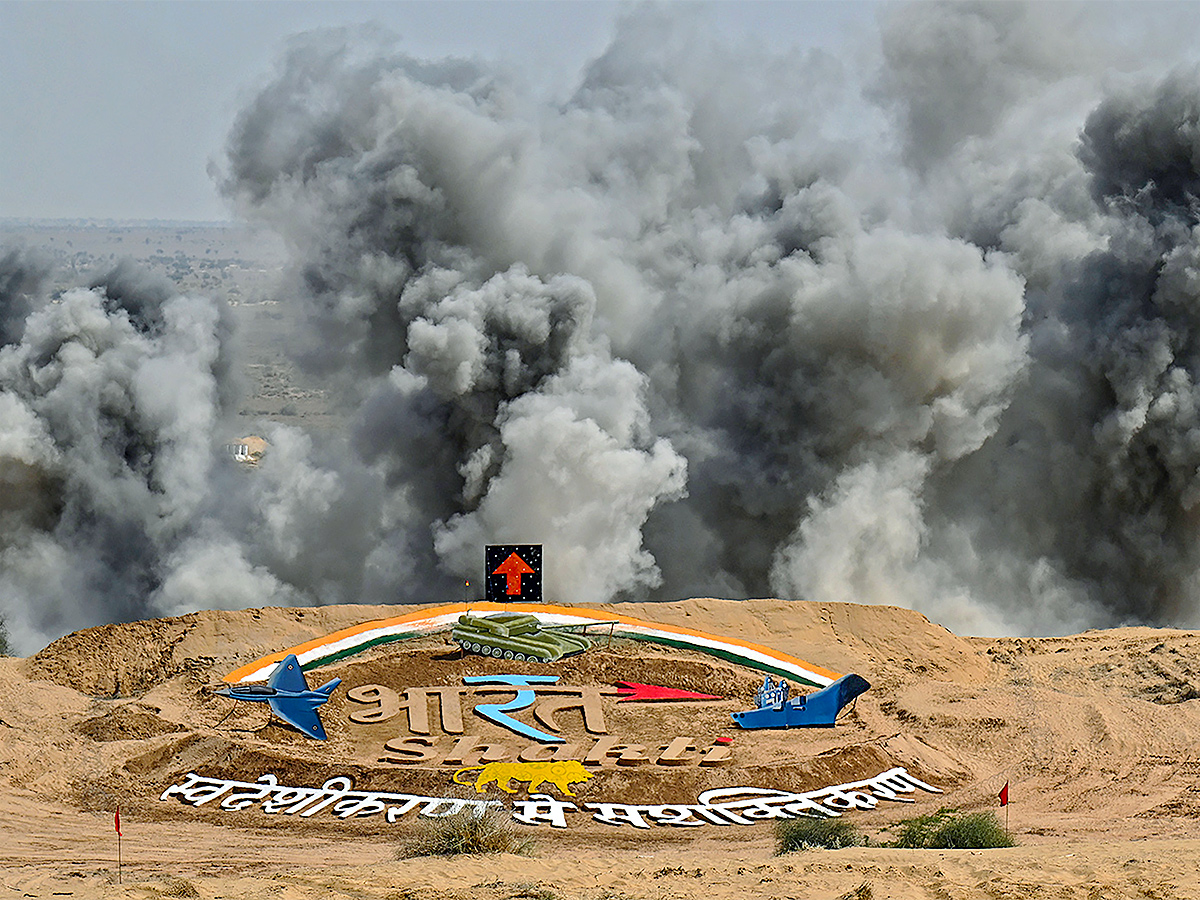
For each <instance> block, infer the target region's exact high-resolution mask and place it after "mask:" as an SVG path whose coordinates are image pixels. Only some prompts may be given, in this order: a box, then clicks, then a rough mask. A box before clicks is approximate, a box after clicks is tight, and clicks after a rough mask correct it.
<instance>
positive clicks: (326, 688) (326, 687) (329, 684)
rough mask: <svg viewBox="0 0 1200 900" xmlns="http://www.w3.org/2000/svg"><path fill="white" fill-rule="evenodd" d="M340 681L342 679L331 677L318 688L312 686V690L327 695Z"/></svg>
mask: <svg viewBox="0 0 1200 900" xmlns="http://www.w3.org/2000/svg"><path fill="white" fill-rule="evenodd" d="M341 683H342V679H340V678H333V679H330V680H329V681H327V682H325V683H324V684H323V685H321V686H320V687H319V688H313V690H315V691H316V692H317V693H318V694H324V695H325V696H326V697H328V696H330V695H331V694H332V693H333V689H334V688H336V687H337V686H338V685H339V684H341Z"/></svg>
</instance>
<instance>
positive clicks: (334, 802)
mask: <svg viewBox="0 0 1200 900" xmlns="http://www.w3.org/2000/svg"><path fill="white" fill-rule="evenodd" d="M352 788H353V781H352V780H351V779H350V778H349V777H348V776H345V775H339V776H337V777H335V778H330V779H328V780H327V781H326V782H325V783H324V784H322V785H321V786H320V787H319V788H317V787H291V786H288V785H281V784H280V783H279V779H278V778H276V776H275V775H273V774H269V773H268V774H266V775H262V776H260V777H259V779H258V780H257V781H254V782H246V781H234V780H231V779H226V778H209V777H206V776H203V775H198V774H197V773H195V772H188V773H187V775H185V776H184V780H183V782H182V783H181V784H173V785H171V786H169V787H168V788H167V789H166V790H164V791H163V793H162V795H161V796H160V797H159V799H160V800H168V799H170V798H172V797H174V798H176V799H178V800H179V802H180V803H184V804H188V805H191V806H194V807H201V806H204V805H205V804H206V803H209V802H211V801H213V800H216V799H217V798H218V797H225V799H224V800H222V801H221V803H220V804H219V808H220V809H223V810H227V811H230V812H238V811H241V810H244V809H247V808H249V807H251V806H254V805H255V804H261V808H262V811H263V812H264V813H267V814H268V815H272V814H276V813H283V814H284V815H294V814H296V813H299V814H300V816H301V817H302V818H307V817H309V816H313V815H316V814H317V813H319V812H321V811H322V810H324V809H329V808H330V807H332V808H331V809H330V812H331V814H333V815H335V816H337V817H338V818H339V819H352V818H362V817H367V816H375V815H379V814H380V813H383V814H385V818H386V820H387V822H388V823H395V822H398V821H400V820H401V819H402V818H404V816H405V815H406V814H407V813H409V812H411V811H413V810H414V809H417V808H418V807H420V811H419V813H418V815H420V816H424V817H426V818H434V819H440V818H446V817H449V816H453V815H456V814H458V813H460V812H463V811H464V810H469V811H470V812H472V813H473V814H474V815H483V814H484V813H485V812H486V811H488V810H489V809H495V810H507V808H506V807H505V805H504V804H503V803H502V802H501V801H499V800H483V799H480V800H466V799H461V798H457V797H429V796H424V795H420V794H403V793H388V792H384V791H356V790H352ZM918 790H922V791H928V792H930V793H933V794H940V793H941V792H942V791H941V789H940V788H936V787H934V786H933V785H930V784H926V783H925V782H924V781H921V780H919V779H917V778H914V777H913V776H912V775H910V774H909V773H908V771H907V769H905V768H903V767H896V768H893V769H889V770H888V771H886V772H881V773H880V774H878V775H876V776H875V777H874V778H867V779H865V780H863V781H855V782H849V783H847V784H838V785H832V786H830V787H825V788H820V789H819V790H815V791H804V792H802V793H795V792H792V791H778V790H772V789H770V788H759V787H729V788H715V789H713V790H708V791H704V792H703V793H701V794H700V795H699V797H697V798H696V803H693V804H674V803H668V804H659V805H645V804H628V803H607V802H592V803H584V804H583V808H584V809H585V810H586V811H588V812H591V813H592V819H593V820H595V821H597V822H602V823H603V824H605V825H614V826H621V825H632V826H633V827H634V828H640V829H648V828H652V827H654V826H661V825H666V826H671V827H684V828H694V827H697V826H700V825H705V824H709V825H753V824H755V823H757V822H763V821H767V820H772V819H795V818H800V817H804V816H808V817H813V818H835V817H838V816H840V815H842V813H843V812H846V811H848V810H852V809H864V810H865V809H874V808H875V807H876V806H877V805H878V803H879V801H880V800H892V801H897V802H900V803H912V802H913V798H912V797H906V796H901V795H902V794H913V793H916V792H917V791H918ZM231 791H232V793H230V792H231ZM227 794H228V796H225V795H227ZM579 811H580V807H578V806H576V805H575V804H574V803H570V802H567V801H564V800H556V799H555V798H553V797H551V796H550V795H549V794H532V795H530V797H529V798H528V799H526V800H514V801H513V806H512V810H511V815H512V818H513V821H515V822H518V823H519V824H522V825H528V826H532V827H537V826H539V825H549V826H550V827H551V828H566V827H567V816H566V814H567V813H568V812H579Z"/></svg>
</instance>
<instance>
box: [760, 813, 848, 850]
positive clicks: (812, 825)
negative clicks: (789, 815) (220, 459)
mask: <svg viewBox="0 0 1200 900" xmlns="http://www.w3.org/2000/svg"><path fill="white" fill-rule="evenodd" d="M866 843H867V839H866V837H864V836H863V835H862V834H860V833H859V831H858V829H857V828H855V827H854V825H852V824H851V823H850V822H847V821H846V820H845V819H809V818H804V819H784V820H782V821H780V822H778V823H777V824H776V825H775V853H776V854H782V853H791V852H792V851H793V850H817V849H825V850H840V849H841V848H842V847H862V846H864V845H865V844H866Z"/></svg>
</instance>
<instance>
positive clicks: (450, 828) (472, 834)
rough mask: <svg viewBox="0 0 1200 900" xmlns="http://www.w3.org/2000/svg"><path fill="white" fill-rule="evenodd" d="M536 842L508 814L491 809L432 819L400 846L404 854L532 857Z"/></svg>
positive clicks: (405, 856)
mask: <svg viewBox="0 0 1200 900" xmlns="http://www.w3.org/2000/svg"><path fill="white" fill-rule="evenodd" d="M532 849H533V841H532V840H531V839H530V838H527V837H523V836H522V835H521V834H519V833H518V832H517V829H516V826H514V825H513V824H512V821H511V820H510V819H509V818H508V817H507V815H506V814H502V813H497V812H495V811H493V810H488V811H487V812H485V813H484V814H483V815H479V814H478V813H476V812H474V811H472V810H465V809H464V810H463V811H462V812H460V813H456V814H455V815H453V816H446V817H445V818H441V819H431V820H429V822H428V824H426V825H425V826H424V827H423V829H422V830H421V832H420V833H419V834H417V835H416V836H414V837H413V839H412V840H411V841H409V842H408V843H407V844H405V845H404V846H403V847H402V848H401V849H400V853H399V855H400V857H401V858H403V859H409V858H411V857H414V856H458V855H459V854H462V853H518V854H522V855H525V856H528V855H529V853H530V852H531V851H532Z"/></svg>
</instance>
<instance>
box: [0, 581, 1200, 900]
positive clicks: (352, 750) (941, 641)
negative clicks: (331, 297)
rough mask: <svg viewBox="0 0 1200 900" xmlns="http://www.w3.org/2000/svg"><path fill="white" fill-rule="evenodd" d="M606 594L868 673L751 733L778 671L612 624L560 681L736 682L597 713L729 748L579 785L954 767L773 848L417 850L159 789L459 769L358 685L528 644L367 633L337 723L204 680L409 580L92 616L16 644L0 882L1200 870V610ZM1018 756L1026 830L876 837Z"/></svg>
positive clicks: (546, 893) (619, 898)
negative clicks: (318, 723) (938, 846)
mask: <svg viewBox="0 0 1200 900" xmlns="http://www.w3.org/2000/svg"><path fill="white" fill-rule="evenodd" d="M602 608H603V607H602ZM611 609H613V610H614V611H619V612H620V613H622V614H625V615H631V616H637V617H640V618H643V619H648V620H651V621H656V622H664V623H669V624H675V625H682V626H686V627H688V628H692V629H697V630H701V631H707V632H711V633H714V634H720V635H725V636H729V637H736V638H740V639H743V640H747V641H753V642H757V643H760V644H764V645H766V646H769V647H772V648H775V649H778V650H781V651H784V652H786V653H789V654H792V655H794V656H797V657H800V658H801V659H804V660H807V661H809V662H811V663H814V664H816V665H818V666H821V667H824V668H826V669H831V670H833V671H835V672H841V673H844V672H857V673H858V674H860V675H862V676H864V677H865V678H867V679H868V680H869V681H870V682H871V685H872V687H871V689H870V690H869V691H868V692H867V693H866V694H864V695H863V696H862V697H860V698H858V700H857V701H856V702H855V704H854V706H853V708H852V709H850V710H849V711H848V712H846V713H845V714H844V715H843V716H842V717H841V718H840V719H839V720H838V723H837V725H836V727H834V728H831V729H791V730H787V731H771V732H745V731H740V730H739V729H737V728H736V726H735V725H733V723H732V721H731V720H730V718H729V712H731V711H734V710H738V709H746V708H749V707H750V706H753V697H754V692H755V689H756V687H757V686H758V684H759V683H761V676H760V674H759V673H756V672H753V671H751V670H748V669H745V668H740V667H738V666H735V665H733V664H732V663H727V662H724V661H722V660H718V659H714V658H713V657H710V656H704V655H701V654H698V653H695V652H693V651H688V650H673V649H668V648H664V647H660V646H656V645H645V644H635V643H633V642H626V641H620V640H618V641H613V642H611V643H609V644H606V645H604V646H598V647H596V648H594V649H593V650H591V651H589V652H588V653H585V654H582V655H580V656H578V657H572V658H571V659H568V660H564V661H562V662H560V663H558V664H555V669H554V671H555V672H556V673H558V674H561V675H562V676H563V683H568V682H570V683H573V684H589V683H591V684H607V683H612V682H613V681H614V680H616V679H626V680H632V681H641V682H646V683H662V684H668V683H670V684H672V685H673V686H676V687H681V688H687V689H691V690H699V691H708V692H710V693H714V694H719V695H720V696H721V697H722V698H723V699H721V700H719V701H709V702H705V703H699V704H693V705H683V704H657V705H656V704H644V705H642V706H639V707H636V708H635V706H634V705H633V704H629V705H626V706H623V707H621V708H620V709H619V710H614V711H610V712H609V713H606V716H608V719H609V725H610V730H611V731H612V732H613V733H617V732H620V733H621V735H622V736H623V737H624V738H628V739H633V740H638V741H641V742H644V743H646V744H647V745H650V744H653V743H654V742H655V741H656V740H663V739H665V738H664V737H663V736H666V738H669V737H670V736H674V735H678V734H687V735H693V736H696V737H697V738H699V739H702V740H709V739H711V738H712V737H713V736H714V735H718V736H725V737H728V738H730V740H731V743H730V747H731V748H732V749H733V759H732V762H731V763H730V764H729V765H727V766H721V767H713V768H707V769H701V768H698V767H694V766H693V767H679V768H674V769H669V770H668V769H664V768H663V767H661V766H641V767H634V768H628V767H625V768H622V767H616V766H606V767H603V768H600V769H597V770H596V774H595V777H594V778H592V779H591V780H590V781H589V782H587V783H586V784H584V785H581V786H577V787H576V791H577V792H578V794H579V796H578V798H576V799H578V800H579V801H581V802H583V801H587V800H597V799H603V800H605V801H610V802H614V801H615V802H631V803H646V802H652V803H674V802H678V803H682V802H694V798H695V796H696V793H697V791H699V790H703V789H706V788H709V787H716V786H731V785H743V784H748V785H758V786H763V787H770V788H777V789H782V790H810V789H813V788H816V787H821V786H825V785H832V784H837V783H842V782H850V781H855V780H858V779H862V778H869V777H871V776H873V775H875V774H876V773H878V772H880V771H882V770H884V769H887V768H889V767H892V766H904V767H906V768H907V769H908V770H909V772H911V773H913V774H914V775H915V776H917V777H919V778H921V779H924V780H925V781H927V782H928V783H929V784H931V785H935V786H937V787H939V788H941V789H942V790H943V791H944V793H942V794H932V793H925V792H919V793H918V794H917V795H916V796H915V797H914V802H912V803H891V802H881V803H880V804H879V806H878V807H877V808H876V809H873V810H851V811H849V812H847V813H846V816H847V818H849V819H851V820H852V821H853V823H854V824H855V825H856V826H857V827H858V828H859V829H861V830H862V831H863V832H864V833H866V834H867V835H869V836H870V837H871V839H872V843H873V845H874V846H868V847H857V848H852V849H843V850H837V851H816V850H813V851H804V852H799V853H790V854H786V855H783V856H775V855H774V837H773V833H772V829H771V826H770V824H769V823H765V822H764V823H757V824H754V825H750V826H738V827H724V828H721V827H716V826H710V827H701V828H666V827H657V828H654V829H649V830H645V831H642V830H637V829H633V828H629V827H624V828H615V827H612V826H606V825H603V824H598V823H595V822H592V821H590V820H588V819H587V818H586V817H581V818H580V819H578V821H576V820H572V825H571V827H570V828H567V829H550V828H547V827H536V828H527V829H526V830H528V832H529V834H530V835H531V836H532V837H533V839H534V841H535V847H534V850H533V855H532V856H529V857H523V856H514V855H501V856H470V857H458V858H451V859H429V858H425V859H402V858H399V857H398V854H397V851H398V848H399V847H400V846H401V844H402V842H403V840H404V839H405V838H406V837H407V836H408V834H409V833H410V831H411V828H412V827H418V826H419V823H418V825H417V826H414V825H412V824H411V823H409V822H408V821H407V820H405V821H403V822H400V823H396V824H388V823H387V822H386V821H384V819H383V818H382V817H374V818H364V819H358V820H341V819H338V818H335V817H332V816H313V817H312V818H301V817H297V816H281V815H276V816H269V815H265V814H264V813H263V812H262V810H261V809H256V808H252V809H243V810H240V811H236V812H230V811H227V810H222V809H220V808H219V807H218V806H217V805H216V804H212V805H210V806H203V807H199V808H196V807H193V806H190V805H188V804H184V803H177V802H175V801H174V800H169V801H162V800H160V799H159V796H160V794H162V792H163V790H164V789H165V788H166V787H167V786H169V785H172V784H174V783H177V782H178V781H179V780H180V779H181V778H182V777H183V776H184V775H185V774H186V773H187V772H189V771H197V772H202V773H205V774H213V775H214V776H215V777H230V778H232V777H243V778H245V780H248V781H253V780H254V779H255V778H257V777H258V776H259V775H260V774H262V773H263V772H268V771H270V772H274V773H275V774H277V775H278V776H279V777H280V780H281V782H283V783H289V784H318V785H319V784H320V783H321V782H322V781H323V780H324V779H326V778H328V777H330V776H331V775H336V774H339V773H346V774H351V775H353V777H354V778H355V783H356V785H358V784H360V783H361V784H363V785H365V786H367V787H369V788H374V789H377V790H410V789H413V788H412V786H413V785H416V786H418V787H419V788H420V789H421V790H426V791H429V792H431V793H432V792H434V791H436V790H438V789H439V786H442V788H443V789H444V788H445V787H452V785H450V780H449V778H448V773H447V770H445V769H444V768H443V769H436V768H432V767H424V768H423V767H420V766H418V767H397V766H394V765H390V766H389V765H387V764H384V763H381V762H380V761H379V754H380V747H381V745H382V744H383V743H384V741H386V740H387V739H388V738H389V737H391V736H394V735H395V734H396V733H397V731H398V726H397V723H396V722H395V721H391V722H384V723H380V724H374V725H355V724H354V723H351V722H350V721H349V719H348V716H349V714H350V712H352V711H353V709H354V708H355V705H354V704H353V703H351V702H350V701H349V700H347V699H346V694H345V691H346V689H347V688H349V687H352V686H354V685H356V684H366V683H380V684H387V683H395V684H400V685H401V687H404V686H409V685H416V684H427V685H433V684H448V683H452V682H454V679H456V678H457V677H458V676H461V675H463V674H471V673H473V674H489V673H496V672H500V671H502V670H503V671H525V670H522V669H516V670H515V669H514V668H513V667H514V664H513V663H506V662H501V661H498V660H491V659H484V658H479V657H469V656H468V657H462V656H461V654H459V653H458V652H457V648H455V647H453V645H450V644H449V643H448V642H447V640H446V637H445V636H444V635H434V636H430V637H423V638H414V639H411V640H409V641H404V642H401V643H395V644H388V645H383V646H380V647H376V648H374V649H372V650H369V651H367V652H365V653H363V654H360V655H357V656H353V657H349V658H347V659H344V660H340V661H338V662H336V663H333V664H330V665H327V666H323V667H321V668H320V669H319V670H317V671H316V672H310V673H309V676H310V677H309V680H310V684H316V683H320V682H321V681H324V680H325V679H326V678H331V677H340V678H342V679H343V685H342V688H341V689H339V690H338V691H336V692H335V694H334V697H333V698H332V699H331V700H330V701H329V703H328V704H327V705H326V706H324V707H323V708H322V711H321V715H322V719H323V721H324V722H325V726H326V728H327V730H328V732H329V740H328V741H327V742H325V743H319V742H314V741H309V740H307V739H306V738H305V737H303V736H302V735H300V734H298V733H296V732H295V731H294V730H291V729H289V728H288V727H287V726H285V725H283V724H281V723H279V722H278V720H275V719H272V718H271V717H270V716H269V714H268V712H267V710H266V708H265V707H263V706H260V705H259V704H234V702H233V701H230V700H228V699H226V698H223V697H220V696H216V695H214V694H213V693H212V691H211V688H212V687H213V686H214V685H217V684H220V683H221V679H222V678H223V677H224V676H225V675H227V674H228V673H229V672H231V671H232V670H233V669H235V668H237V667H239V666H242V665H245V664H247V663H249V662H252V661H254V660H255V659H257V658H259V657H261V656H263V655H265V654H268V653H273V652H277V651H281V650H284V649H286V648H288V647H291V646H294V645H297V644H299V643H302V642H304V641H308V640H312V639H315V638H320V637H323V636H325V635H328V634H330V633H332V632H335V631H337V630H339V629H341V628H345V627H348V626H352V625H356V624H359V623H361V622H366V621H370V620H374V619H381V618H385V617H388V616H393V615H396V614H397V608H395V607H366V606H337V607H322V608H314V609H261V610H246V611H240V612H202V613H195V614H192V615H188V616H183V617H180V618H175V619H162V620H154V621H149V622H138V623H131V624H127V625H110V626H104V627H101V628H94V629H89V630H86V631H81V632H77V633H75V634H72V635H68V636H67V637H65V638H63V639H61V640H59V641H56V642H55V643H53V644H51V645H50V646H49V647H47V648H45V649H44V650H43V651H41V652H39V653H37V654H35V655H34V656H32V657H29V658H27V659H18V658H9V659H2V660H0V782H2V786H3V791H2V792H0V898H2V897H51V896H70V897H75V898H90V897H106V898H110V897H136V898H150V897H164V896H165V897H203V898H259V897H262V898H272V900H289V898H293V897H295V898H299V897H311V896H335V897H336V896H350V897H356V898H376V897H378V898H381V900H382V898H391V900H401V898H403V900H422V898H430V900H435V898H450V897H479V898H485V900H491V898H496V900H510V898H530V900H576V898H578V900H625V898H628V900H640V898H655V900H657V898H676V897H678V898H706V900H734V898H742V897H746V896H751V897H767V898H817V900H823V898H829V900H833V898H843V897H849V898H865V897H872V898H976V897H978V898H1006V897H1012V898H1018V897H1020V898H1025V897H1055V898H1072V897H1079V898H1115V897H1152V898H1197V897H1200V833H1198V832H1197V829H1196V827H1195V826H1196V823H1197V819H1198V818H1200V787H1198V785H1197V775H1198V774H1200V751H1198V750H1197V744H1198V743H1200V703H1196V702H1193V701H1194V700H1196V699H1197V698H1200V690H1197V686H1198V685H1200V661H1198V659H1200V657H1198V653H1197V651H1198V650H1200V633H1197V632H1188V631H1175V630H1165V629H1152V628H1124V629H1115V630H1108V631H1091V632H1086V633H1084V634H1079V635H1073V636H1069V637H1061V638H1042V639H1014V638H1004V639H990V638H988V639H985V638H968V637H959V636H956V635H954V634H951V633H950V632H949V631H947V630H945V629H944V628H941V627H940V626H937V625H934V624H932V623H930V622H929V621H928V620H927V619H925V618H924V617H923V616H921V615H919V614H917V613H914V612H911V611H908V610H902V609H895V608H889V607H879V606H856V605H850V604H824V603H802V602H785V601H777V600H747V601H729V600H712V599H695V600H687V601H681V602H677V603H668V604H621V605H619V606H614V607H611ZM522 665H526V666H528V667H530V668H528V671H530V672H534V671H542V670H539V669H537V667H536V666H535V664H532V663H528V664H522ZM243 707H244V708H243ZM564 718H565V716H564ZM574 727H576V726H574V725H564V730H567V731H569V730H570V729H571V728H574ZM580 727H581V726H580ZM583 737H586V736H584V735H582V733H580V734H568V739H576V738H578V739H582V738H583ZM1005 782H1008V783H1009V785H1010V796H1011V801H1012V802H1011V804H1010V806H1009V807H1008V810H1007V812H1008V816H1009V826H1010V829H1011V831H1012V833H1013V836H1014V837H1015V838H1016V840H1017V841H1018V842H1019V846H1017V847H1015V848H1012V849H1003V850H961V851H941V850H899V849H892V848H887V847H882V846H878V844H881V843H883V842H886V841H887V840H889V839H890V836H891V835H892V834H893V833H894V830H893V829H894V826H895V823H897V822H898V821H900V820H901V819H903V818H906V817H909V816H912V815H920V814H925V813H931V812H934V811H936V810H937V809H939V808H941V807H943V806H946V807H953V808H956V809H962V810H976V809H992V810H995V811H996V812H997V813H998V814H999V815H1000V817H1001V821H1003V820H1004V812H1005V811H1004V810H1000V809H999V808H998V799H997V794H998V792H999V790H1000V788H1001V787H1002V786H1003V785H1004V784H1005ZM398 786H400V787H398ZM465 790H468V791H469V790H470V788H466V789H465ZM463 796H466V795H465V794H464V795H463ZM494 796H496V797H499V798H503V797H504V796H505V795H503V794H499V793H496V794H494ZM646 798H649V799H646ZM689 798H690V799H689ZM118 805H119V806H120V808H121V819H122V832H123V836H122V842H121V865H120V883H118V865H117V840H116V834H115V832H114V829H113V812H114V810H115V809H116V807H117V806H118Z"/></svg>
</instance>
